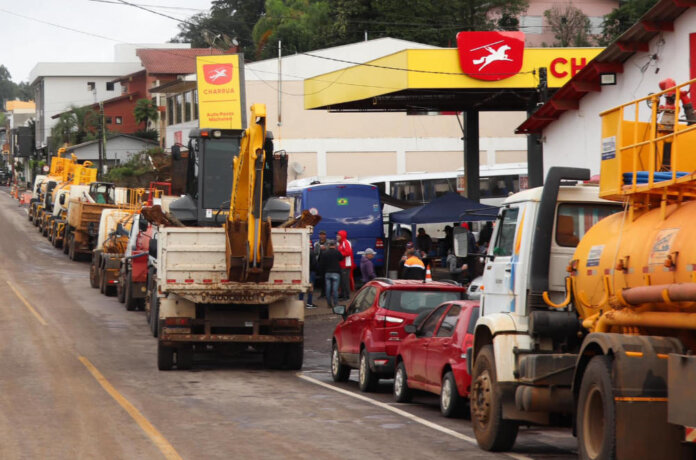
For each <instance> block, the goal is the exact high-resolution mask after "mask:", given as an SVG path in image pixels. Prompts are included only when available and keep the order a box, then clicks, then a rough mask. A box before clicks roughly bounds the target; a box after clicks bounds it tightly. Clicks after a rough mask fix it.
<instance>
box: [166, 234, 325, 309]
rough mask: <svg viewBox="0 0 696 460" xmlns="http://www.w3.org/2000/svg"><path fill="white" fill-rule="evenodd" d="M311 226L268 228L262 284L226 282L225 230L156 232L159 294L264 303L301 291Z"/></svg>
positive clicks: (306, 270) (199, 300)
mask: <svg viewBox="0 0 696 460" xmlns="http://www.w3.org/2000/svg"><path fill="white" fill-rule="evenodd" d="M311 231H312V229H311V228H274V229H272V230H271V240H272V241H273V251H274V256H275V258H274V263H273V269H272V270H271V274H270V278H269V280H268V282H265V283H252V282H246V283H241V282H234V281H229V280H227V269H226V266H225V231H224V229H223V228H221V227H220V228H211V227H184V228H180V227H165V228H161V229H160V231H159V235H158V240H159V241H158V244H157V251H158V254H157V283H158V288H159V290H160V292H162V293H173V294H176V295H178V296H181V297H183V298H185V299H187V300H190V301H191V302H195V303H206V304H231V303H244V304H270V303H273V302H275V301H277V300H280V299H281V298H283V297H286V296H288V295H294V294H299V293H301V292H306V291H307V290H308V289H310V288H311V285H310V283H309V250H308V245H309V236H310V234H311Z"/></svg>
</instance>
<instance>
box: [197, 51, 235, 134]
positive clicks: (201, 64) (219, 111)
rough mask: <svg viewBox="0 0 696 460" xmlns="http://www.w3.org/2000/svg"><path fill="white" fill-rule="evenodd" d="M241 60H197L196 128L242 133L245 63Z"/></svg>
mask: <svg viewBox="0 0 696 460" xmlns="http://www.w3.org/2000/svg"><path fill="white" fill-rule="evenodd" d="M240 56H241V55H239V54H227V55H218V56H197V57H196V78H197V80H198V127H199V128H214V129H244V118H245V117H244V104H245V100H244V86H243V83H242V82H243V81H244V69H243V63H244V61H243V60H242V59H240Z"/></svg>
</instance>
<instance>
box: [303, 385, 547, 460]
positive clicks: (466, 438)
mask: <svg viewBox="0 0 696 460" xmlns="http://www.w3.org/2000/svg"><path fill="white" fill-rule="evenodd" d="M297 376H298V377H299V378H301V379H302V380H305V381H307V382H310V383H313V384H315V385H319V386H321V387H324V388H328V389H329V390H333V391H335V392H337V393H341V394H343V395H346V396H350V397H352V398H355V399H359V400H361V401H364V402H366V403H369V404H372V405H373V406H377V407H380V408H382V409H386V410H388V411H391V412H394V413H395V414H398V415H400V416H402V417H404V418H407V419H409V420H411V421H414V422H416V423H420V424H421V425H424V426H427V427H428V428H431V429H433V430H436V431H439V432H440V433H444V434H447V435H450V436H452V437H454V438H457V439H461V440H462V441H466V442H468V443H470V444H473V445H477V444H476V439H474V438H472V437H471V436H467V435H465V434H462V433H458V432H456V431H454V430H451V429H449V428H446V427H444V426H442V425H438V424H437V423H433V422H431V421H429V420H426V419H424V418H420V417H418V416H416V415H413V414H411V413H409V412H406V411H404V410H401V409H398V408H396V407H392V406H390V405H389V404H386V403H383V402H380V401H375V400H374V399H372V398H368V397H367V396H363V395H361V394H358V393H353V392H350V391H348V390H344V389H343V388H338V387H335V386H333V385H329V384H328V383H324V382H322V381H321V380H317V379H315V378H314V377H310V376H308V375H304V374H303V373H301V372H299V373H297ZM505 455H507V456H508V457H511V458H514V459H516V460H533V459H532V458H531V457H527V456H526V455H521V454H514V453H508V452H506V453H505Z"/></svg>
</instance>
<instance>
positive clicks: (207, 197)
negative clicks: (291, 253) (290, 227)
mask: <svg viewBox="0 0 696 460" xmlns="http://www.w3.org/2000/svg"><path fill="white" fill-rule="evenodd" d="M242 133H243V131H241V130H225V129H193V130H191V132H190V133H189V144H188V158H181V159H180V160H178V161H186V162H187V167H186V185H185V195H184V196H183V197H181V198H179V199H178V200H176V201H174V202H173V203H171V204H170V205H169V211H170V212H171V213H172V214H174V216H175V217H176V218H177V219H179V220H180V221H181V222H183V223H184V224H186V225H196V226H202V227H206V226H220V225H222V223H223V222H224V221H225V218H226V216H227V214H228V212H229V207H230V198H231V194H232V179H233V161H234V158H235V157H237V156H239V151H240V147H241V139H242V138H241V136H242ZM264 150H265V152H266V162H265V164H264V178H263V198H264V201H265V200H266V199H267V198H269V197H271V196H280V195H284V193H285V180H286V177H287V157H286V156H285V155H284V154H283V155H279V154H276V155H274V154H273V134H272V133H271V132H270V131H268V132H267V135H266V143H265V145H264ZM280 157H282V160H279V158H280ZM283 167H284V168H285V169H283ZM283 171H284V172H285V173H283ZM281 178H282V180H281ZM274 179H275V180H274ZM280 189H282V193H281V192H280ZM287 213H288V214H289V208H288V209H287Z"/></svg>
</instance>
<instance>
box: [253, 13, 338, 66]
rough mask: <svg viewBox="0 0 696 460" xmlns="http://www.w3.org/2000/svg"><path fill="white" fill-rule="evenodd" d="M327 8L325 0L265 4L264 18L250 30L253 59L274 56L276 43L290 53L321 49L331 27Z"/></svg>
mask: <svg viewBox="0 0 696 460" xmlns="http://www.w3.org/2000/svg"><path fill="white" fill-rule="evenodd" d="M332 24H333V22H332V18H331V7H330V6H329V3H328V1H326V0H267V1H266V14H264V15H263V17H261V19H259V21H258V22H257V23H256V25H255V26H254V31H253V34H252V35H253V37H254V42H255V43H256V57H257V58H259V59H266V58H270V57H274V56H277V55H278V47H277V46H276V43H277V42H278V40H281V41H282V46H283V49H284V50H287V51H288V52H291V53H297V52H303V51H309V50H314V49H318V48H323V47H325V46H327V41H330V40H331V39H330V37H331V35H332V31H333V26H332Z"/></svg>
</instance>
